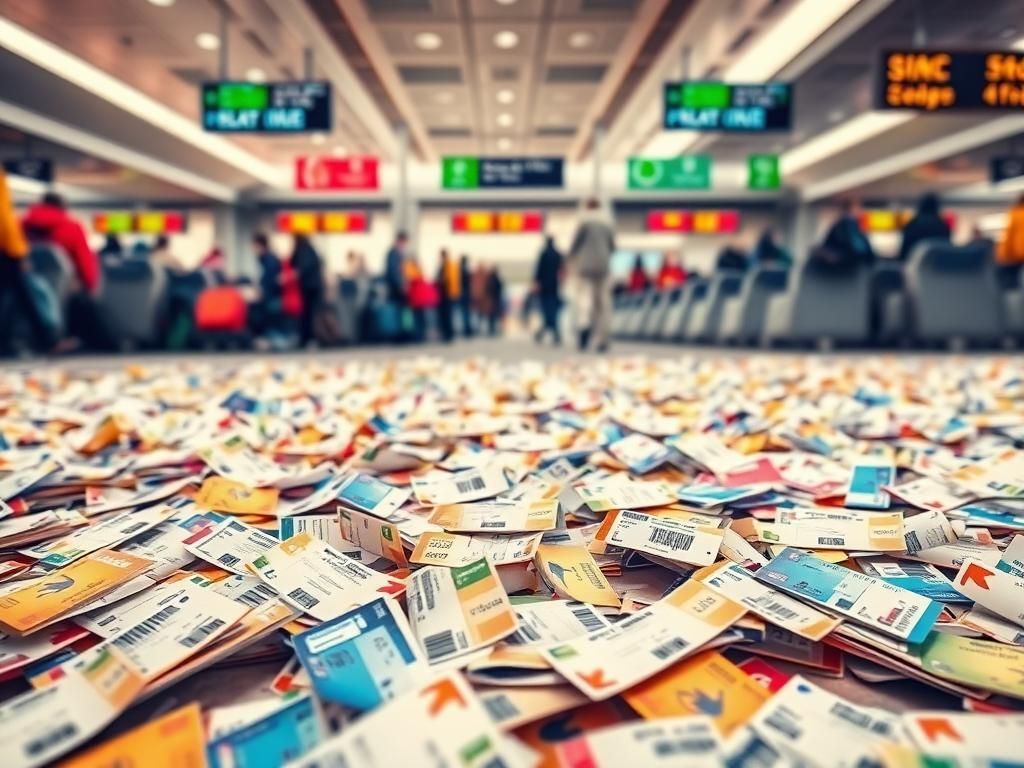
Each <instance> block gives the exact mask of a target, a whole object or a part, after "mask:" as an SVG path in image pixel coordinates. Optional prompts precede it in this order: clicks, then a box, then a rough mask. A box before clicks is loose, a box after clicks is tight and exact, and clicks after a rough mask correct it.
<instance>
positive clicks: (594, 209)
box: [569, 198, 615, 352]
mask: <svg viewBox="0 0 1024 768" xmlns="http://www.w3.org/2000/svg"><path fill="white" fill-rule="evenodd" d="M614 253H615V232H614V230H613V229H612V225H611V222H610V221H609V220H608V218H607V217H606V216H604V215H603V214H602V213H601V204H600V202H598V201H597V200H596V199H594V198H591V199H590V200H588V201H587V204H586V211H585V212H584V215H583V216H582V218H581V220H580V223H579V226H578V227H577V229H576V236H575V237H574V238H573V241H572V248H571V249H569V263H570V264H571V266H572V268H573V270H574V271H575V273H576V277H577V279H578V280H580V281H581V282H582V285H581V290H582V291H583V292H584V294H586V295H587V296H588V297H589V299H590V324H589V327H587V328H586V329H584V330H581V331H580V339H579V344H580V349H586V347H587V345H588V342H589V341H590V337H591V335H593V338H594V341H595V344H596V348H597V351H598V352H604V351H605V350H607V349H608V330H609V323H610V321H611V304H612V281H611V260H612V254H614Z"/></svg>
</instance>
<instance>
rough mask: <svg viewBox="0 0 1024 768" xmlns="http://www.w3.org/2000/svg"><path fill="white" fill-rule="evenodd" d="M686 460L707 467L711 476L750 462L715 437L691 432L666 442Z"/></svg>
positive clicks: (747, 458)
mask: <svg viewBox="0 0 1024 768" xmlns="http://www.w3.org/2000/svg"><path fill="white" fill-rule="evenodd" d="M666 442H667V443H668V445H669V446H670V447H672V448H675V449H676V450H677V451H679V452H680V453H681V454H683V455H684V456H686V457H687V458H688V459H692V460H693V461H695V462H697V463H698V464H700V465H701V466H702V467H707V468H708V469H709V470H710V471H711V472H712V473H713V474H715V475H722V474H725V473H726V472H729V471H730V470H733V469H736V468H737V467H739V466H742V465H743V464H746V463H747V462H748V461H750V457H749V456H746V455H745V454H742V453H740V452H739V451H734V450H733V449H732V448H730V447H728V446H727V445H725V443H723V442H722V441H721V440H720V439H719V438H718V437H717V436H716V435H712V434H708V433H701V432H692V433H690V434H687V435H685V436H682V435H681V436H679V437H673V438H671V439H669V440H667V441H666Z"/></svg>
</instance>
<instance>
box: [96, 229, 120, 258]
mask: <svg viewBox="0 0 1024 768" xmlns="http://www.w3.org/2000/svg"><path fill="white" fill-rule="evenodd" d="M97 255H98V256H99V257H100V258H101V259H102V258H105V257H117V258H120V257H122V256H124V246H122V245H121V240H120V238H118V236H117V235H107V236H106V238H104V240H103V247H102V248H100V250H99V253H98V254H97Z"/></svg>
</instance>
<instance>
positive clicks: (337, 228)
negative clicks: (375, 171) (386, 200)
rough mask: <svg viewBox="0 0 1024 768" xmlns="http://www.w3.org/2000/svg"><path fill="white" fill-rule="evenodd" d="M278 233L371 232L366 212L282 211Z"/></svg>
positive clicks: (278, 217)
mask: <svg viewBox="0 0 1024 768" xmlns="http://www.w3.org/2000/svg"><path fill="white" fill-rule="evenodd" d="M276 224H277V231H278V232H284V233H286V234H289V235H315V234H317V233H318V232H322V233H324V234H344V233H361V232H369V231H370V216H369V214H368V213H367V212H366V211H281V212H280V213H278V214H277V221H276Z"/></svg>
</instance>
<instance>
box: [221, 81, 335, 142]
mask: <svg viewBox="0 0 1024 768" xmlns="http://www.w3.org/2000/svg"><path fill="white" fill-rule="evenodd" d="M201 101H202V113H203V128H205V129H206V130H208V131H215V132H218V133H307V132H310V131H329V130H331V85H330V83H328V82H327V81H326V80H310V81H299V82H289V83H249V82H219V83H204V84H203V87H202V99H201Z"/></svg>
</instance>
